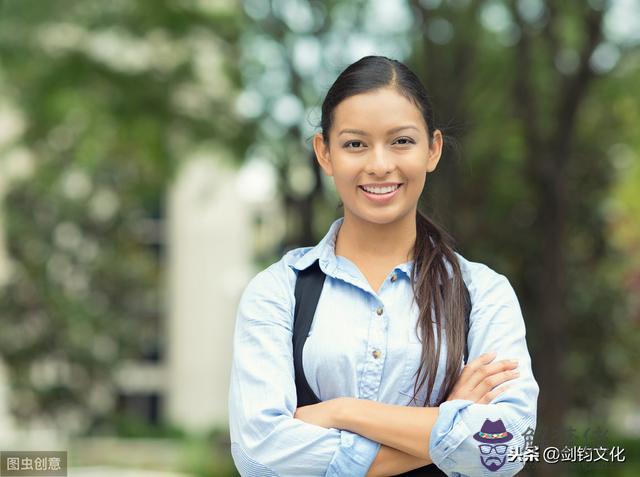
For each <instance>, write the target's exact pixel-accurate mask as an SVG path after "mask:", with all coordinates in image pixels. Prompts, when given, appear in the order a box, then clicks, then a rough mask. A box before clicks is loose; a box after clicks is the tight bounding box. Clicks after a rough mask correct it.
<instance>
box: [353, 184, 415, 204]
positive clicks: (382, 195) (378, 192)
mask: <svg viewBox="0 0 640 477" xmlns="http://www.w3.org/2000/svg"><path fill="white" fill-rule="evenodd" d="M403 185H404V184H403V183H401V182H397V183H383V184H365V185H359V186H358V189H360V191H362V194H363V195H364V196H365V197H366V198H367V199H369V200H371V201H372V202H375V203H377V204H385V203H387V202H391V200H392V199H393V198H394V197H395V196H396V195H397V194H398V193H399V192H400V189H401V188H402V186H403Z"/></svg>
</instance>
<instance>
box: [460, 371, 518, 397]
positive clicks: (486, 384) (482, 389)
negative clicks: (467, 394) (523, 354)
mask: <svg viewBox="0 0 640 477" xmlns="http://www.w3.org/2000/svg"><path fill="white" fill-rule="evenodd" d="M519 376H520V371H519V370H517V369H509V370H507V371H502V372H500V373H496V374H491V375H488V376H487V377H485V378H484V379H483V380H482V381H480V382H479V383H478V385H477V386H476V387H475V388H474V389H473V391H472V395H474V396H477V397H480V396H484V395H485V394H486V393H488V392H489V391H492V390H493V389H495V388H496V387H497V386H500V385H501V384H502V383H504V382H506V381H510V380H512V379H516V378H517V377H519Z"/></svg>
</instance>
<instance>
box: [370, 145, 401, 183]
mask: <svg viewBox="0 0 640 477" xmlns="http://www.w3.org/2000/svg"><path fill="white" fill-rule="evenodd" d="M394 168H395V162H394V160H393V158H392V157H390V155H389V153H388V152H386V151H385V150H384V148H382V147H378V148H374V149H373V150H372V151H371V154H370V155H369V158H368V160H367V165H366V169H365V172H367V173H370V174H375V175H379V176H384V175H387V174H388V173H389V172H391V171H393V169H394Z"/></svg>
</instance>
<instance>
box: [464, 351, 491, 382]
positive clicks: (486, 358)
mask: <svg viewBox="0 0 640 477" xmlns="http://www.w3.org/2000/svg"><path fill="white" fill-rule="evenodd" d="M495 357H496V352H495V351H490V352H489V353H484V354H481V355H480V356H478V357H477V358H476V359H474V360H473V361H469V362H468V363H467V365H466V366H465V367H464V368H463V369H462V373H461V374H460V379H462V380H465V379H468V378H469V377H470V376H471V375H473V374H474V373H475V372H476V371H477V370H478V369H480V368H481V367H482V366H485V365H487V364H489V363H490V362H491V361H493V360H494V359H495Z"/></svg>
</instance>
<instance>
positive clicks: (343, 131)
mask: <svg viewBox="0 0 640 477" xmlns="http://www.w3.org/2000/svg"><path fill="white" fill-rule="evenodd" d="M403 129H415V130H416V131H418V130H419V129H418V128H417V127H415V126H412V125H407V126H400V127H397V128H393V129H389V130H388V131H387V134H393V133H395V132H398V131H402V130H403ZM347 133H350V134H358V135H360V136H368V135H369V133H367V132H365V131H363V130H361V129H343V130H342V131H340V132H339V133H338V136H340V135H341V134H347Z"/></svg>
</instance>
